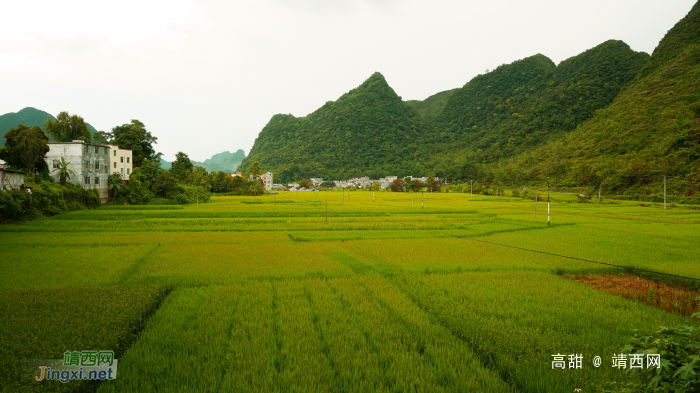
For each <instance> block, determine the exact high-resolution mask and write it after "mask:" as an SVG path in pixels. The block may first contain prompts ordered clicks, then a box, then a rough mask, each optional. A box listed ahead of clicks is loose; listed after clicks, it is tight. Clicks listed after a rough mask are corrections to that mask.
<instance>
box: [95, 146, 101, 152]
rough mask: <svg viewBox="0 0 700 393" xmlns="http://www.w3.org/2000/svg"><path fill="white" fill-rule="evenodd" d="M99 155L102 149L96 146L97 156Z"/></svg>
mask: <svg viewBox="0 0 700 393" xmlns="http://www.w3.org/2000/svg"><path fill="white" fill-rule="evenodd" d="M99 153H100V147H99V146H95V154H99Z"/></svg>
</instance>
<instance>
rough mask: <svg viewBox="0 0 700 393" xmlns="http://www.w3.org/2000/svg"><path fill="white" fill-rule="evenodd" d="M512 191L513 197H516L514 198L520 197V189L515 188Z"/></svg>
mask: <svg viewBox="0 0 700 393" xmlns="http://www.w3.org/2000/svg"><path fill="white" fill-rule="evenodd" d="M511 192H512V193H513V197H514V198H518V197H520V190H518V189H515V190H513V191H511Z"/></svg>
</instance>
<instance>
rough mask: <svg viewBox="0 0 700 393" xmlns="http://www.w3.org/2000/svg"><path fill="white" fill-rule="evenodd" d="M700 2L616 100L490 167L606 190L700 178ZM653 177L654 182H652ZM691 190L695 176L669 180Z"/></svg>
mask: <svg viewBox="0 0 700 393" xmlns="http://www.w3.org/2000/svg"><path fill="white" fill-rule="evenodd" d="M698 31H700V5H699V4H696V5H695V6H694V7H693V9H692V11H691V12H690V13H689V14H688V16H686V17H685V18H684V19H683V20H681V21H680V22H678V23H677V24H676V26H675V27H674V28H673V29H671V30H670V31H669V33H668V34H667V35H666V37H664V39H663V40H662V41H661V43H660V44H659V46H658V47H657V49H656V50H655V51H654V53H653V55H652V57H651V59H650V61H649V63H648V65H647V66H645V67H644V68H643V70H642V71H641V72H640V74H639V75H638V76H637V77H636V79H634V80H633V81H632V82H631V83H630V84H628V85H627V86H626V87H625V88H624V89H623V90H622V91H621V92H620V94H619V95H618V96H617V97H616V98H615V100H614V101H613V102H612V104H611V105H609V106H608V107H606V108H604V109H601V110H599V111H598V112H597V113H596V115H595V117H594V118H592V119H591V120H590V121H587V122H585V123H583V124H582V125H581V126H580V127H579V128H577V129H576V130H575V131H574V132H572V133H570V134H569V135H566V136H565V137H563V138H561V139H559V140H557V141H554V142H552V143H549V144H547V145H544V146H541V147H539V148H537V149H535V150H533V151H532V152H530V153H526V154H522V155H520V156H519V157H517V158H516V159H515V160H509V161H508V162H505V161H504V162H502V163H500V165H499V166H498V168H493V167H492V170H494V171H498V172H502V173H504V174H505V177H506V178H507V179H508V181H509V182H512V183H523V182H525V181H532V180H536V181H538V182H539V183H540V184H542V183H543V182H544V179H545V178H546V177H547V176H550V177H552V178H553V179H556V181H557V183H558V184H559V185H564V186H566V185H574V184H575V185H589V186H593V187H596V189H597V188H598V187H601V188H602V190H603V192H604V193H611V192H616V193H619V192H623V191H625V192H628V193H630V194H647V195H649V194H659V193H661V192H662V190H663V183H662V182H661V181H659V180H660V179H661V178H662V176H663V175H673V176H676V177H678V176H686V177H689V178H695V179H697V178H700V94H699V93H698V91H700V67H698V64H700V34H699V33H698ZM651 183H653V184H651ZM671 185H672V186H673V187H674V188H676V187H677V188H676V189H674V190H673V193H674V194H676V193H677V194H687V195H689V196H690V195H692V194H693V193H694V192H695V191H694V190H698V183H697V180H696V181H689V182H684V183H683V184H679V183H678V182H675V184H674V183H672V184H671Z"/></svg>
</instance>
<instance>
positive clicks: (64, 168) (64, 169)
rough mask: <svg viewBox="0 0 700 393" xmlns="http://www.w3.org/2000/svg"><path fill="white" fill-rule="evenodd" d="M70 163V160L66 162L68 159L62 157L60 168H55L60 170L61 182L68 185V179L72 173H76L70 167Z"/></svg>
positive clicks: (59, 177)
mask: <svg viewBox="0 0 700 393" xmlns="http://www.w3.org/2000/svg"><path fill="white" fill-rule="evenodd" d="M68 164H70V162H66V160H65V159H64V158H63V157H61V162H59V164H58V168H56V169H54V171H58V179H59V182H60V183H61V184H63V185H66V181H67V180H70V177H71V175H75V173H74V172H73V171H71V170H70V169H68Z"/></svg>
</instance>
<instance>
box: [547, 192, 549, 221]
mask: <svg viewBox="0 0 700 393" xmlns="http://www.w3.org/2000/svg"><path fill="white" fill-rule="evenodd" d="M547 226H549V195H547Z"/></svg>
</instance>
